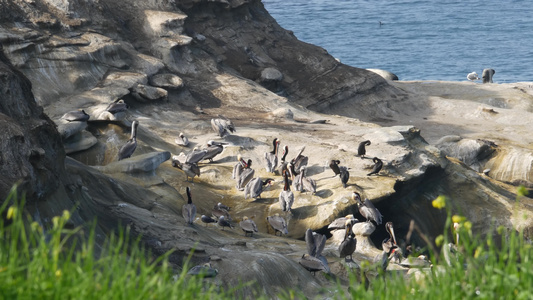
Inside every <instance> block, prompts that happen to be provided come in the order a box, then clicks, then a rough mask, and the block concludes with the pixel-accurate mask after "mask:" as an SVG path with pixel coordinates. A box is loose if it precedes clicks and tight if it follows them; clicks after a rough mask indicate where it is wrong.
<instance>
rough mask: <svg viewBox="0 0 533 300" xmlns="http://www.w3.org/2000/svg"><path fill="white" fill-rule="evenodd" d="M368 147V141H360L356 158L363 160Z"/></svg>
mask: <svg viewBox="0 0 533 300" xmlns="http://www.w3.org/2000/svg"><path fill="white" fill-rule="evenodd" d="M369 145H370V141H369V140H366V141H362V142H361V143H359V147H357V155H358V156H361V158H364V157H365V154H366V148H365V147H366V146H369Z"/></svg>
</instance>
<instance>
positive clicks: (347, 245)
mask: <svg viewBox="0 0 533 300" xmlns="http://www.w3.org/2000/svg"><path fill="white" fill-rule="evenodd" d="M352 225H353V224H352V221H351V220H346V224H345V227H346V233H345V235H344V240H343V241H342V243H341V244H340V245H339V255H340V257H341V258H342V257H344V261H346V262H349V261H353V259H352V254H353V253H354V251H355V247H356V246H357V240H356V239H355V234H354V233H353V232H352ZM348 256H349V257H350V259H349V260H348Z"/></svg>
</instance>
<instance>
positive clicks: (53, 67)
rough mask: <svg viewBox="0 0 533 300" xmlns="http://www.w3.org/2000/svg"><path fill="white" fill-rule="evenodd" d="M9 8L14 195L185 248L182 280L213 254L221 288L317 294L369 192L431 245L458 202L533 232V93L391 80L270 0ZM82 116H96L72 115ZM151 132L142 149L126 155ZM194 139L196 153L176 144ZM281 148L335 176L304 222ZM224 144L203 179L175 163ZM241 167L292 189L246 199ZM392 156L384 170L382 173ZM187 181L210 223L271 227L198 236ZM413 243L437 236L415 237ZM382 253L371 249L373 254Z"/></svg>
mask: <svg viewBox="0 0 533 300" xmlns="http://www.w3.org/2000/svg"><path fill="white" fill-rule="evenodd" d="M0 11H1V13H2V16H5V17H3V18H2V23H1V24H0V41H1V44H2V48H3V49H2V50H3V51H2V52H3V55H2V56H0V60H1V65H0V67H1V68H0V73H1V78H2V79H1V81H0V84H1V86H0V88H1V91H2V93H1V96H0V97H1V111H0V112H1V114H0V116H1V118H2V124H4V125H3V127H2V128H6V129H7V130H4V131H2V133H1V134H2V145H1V156H0V167H1V168H2V174H3V176H2V178H1V179H0V187H1V189H0V194H1V195H2V196H3V197H4V196H5V195H6V193H7V192H8V191H9V189H10V188H11V186H12V185H13V184H14V183H16V182H22V183H23V184H22V185H21V186H20V188H21V189H23V190H24V191H26V193H27V195H28V198H29V200H30V201H29V205H28V211H29V212H30V213H31V215H32V216H34V218H36V219H37V220H38V221H39V222H40V223H41V224H42V226H43V227H45V228H46V227H47V226H49V221H50V219H51V217H53V216H54V215H57V214H60V212H61V211H62V210H63V209H74V208H75V211H74V213H73V216H74V217H73V222H74V224H73V225H83V224H86V222H87V221H90V220H92V219H93V218H94V216H97V217H98V219H99V227H98V233H99V235H100V236H101V237H102V238H103V237H104V236H105V235H106V234H107V233H108V232H109V231H110V230H113V229H114V228H116V226H117V225H118V224H119V223H122V224H127V225H129V226H130V227H131V228H132V231H133V232H134V233H135V234H142V235H143V237H144V238H143V239H144V241H145V242H146V244H147V245H148V246H150V247H151V248H152V249H153V250H154V252H155V253H163V252H165V251H168V250H170V249H175V250H176V252H174V254H173V255H172V256H171V261H172V263H174V264H175V267H176V268H180V267H181V266H182V264H183V259H184V258H186V257H187V255H188V254H189V252H190V251H191V250H192V249H195V255H193V261H194V262H206V261H210V262H211V263H212V264H214V265H216V267H217V268H218V269H219V271H220V273H221V274H224V276H219V277H217V278H216V280H218V282H219V283H220V284H222V285H233V284H235V283H238V282H240V281H241V280H243V279H246V280H248V279H254V280H255V281H256V282H257V283H258V285H257V286H256V287H257V289H259V290H261V291H265V292H267V293H269V294H271V295H272V294H274V293H275V292H277V291H280V290H283V289H285V288H288V287H291V288H295V287H296V288H299V289H301V290H305V291H307V293H309V295H312V294H313V293H314V291H316V290H318V288H319V286H320V285H322V284H324V279H323V278H322V277H318V276H317V277H314V276H311V275H310V273H309V272H307V271H305V270H304V269H303V268H301V266H299V265H298V263H297V260H298V258H299V257H301V255H302V254H303V253H305V252H306V250H305V245H304V243H303V242H302V241H301V240H300V239H302V238H303V235H304V232H305V230H306V229H307V228H312V229H313V230H316V231H320V232H326V231H327V230H326V227H327V225H328V224H329V223H330V222H331V221H333V220H334V219H335V218H337V217H339V216H344V215H346V214H349V213H354V214H356V216H357V214H358V213H357V210H356V205H355V202H354V201H353V199H351V197H350V195H351V193H352V192H353V191H358V192H359V193H360V194H361V195H362V196H363V197H365V198H369V199H371V200H372V201H373V202H374V203H375V204H376V206H377V207H378V209H379V210H380V211H381V212H382V214H383V216H384V219H385V221H393V222H394V223H395V225H396V228H397V230H398V231H399V235H400V236H405V233H406V232H407V229H408V226H409V222H410V220H412V219H413V220H415V221H416V222H417V224H418V225H419V226H420V227H421V228H422V229H423V231H424V233H425V234H427V235H428V236H430V237H434V236H435V235H437V234H439V233H441V232H442V231H443V228H442V226H443V219H444V217H445V216H444V215H443V214H442V212H440V211H438V210H436V209H434V208H432V207H431V200H433V199H434V198H435V197H437V196H438V195H441V194H445V195H448V196H449V197H450V199H451V201H452V204H453V206H454V209H455V211H456V212H459V213H462V214H464V215H465V216H467V217H468V218H469V219H470V220H471V221H472V222H473V223H474V230H475V231H477V232H480V233H486V232H487V230H488V228H489V227H490V226H491V225H494V224H496V225H504V226H506V227H508V228H512V227H514V228H526V229H528V228H531V225H532V224H531V221H530V220H531V218H529V219H528V218H523V215H525V216H531V212H532V207H531V205H532V202H531V200H530V199H529V198H523V199H521V201H520V202H519V204H518V206H517V207H518V208H519V211H520V212H523V214H518V213H517V211H516V208H515V207H516V206H514V204H515V201H514V199H515V193H514V190H515V188H516V186H513V185H511V184H513V183H514V184H517V183H522V184H526V185H530V184H531V177H530V174H531V162H530V160H528V157H529V153H530V145H531V141H530V140H529V138H527V137H525V136H524V137H522V134H523V133H526V132H527V128H528V125H530V124H529V123H528V122H529V121H528V120H531V118H528V117H529V116H530V111H531V109H530V107H531V103H532V102H531V100H532V96H531V88H530V86H529V85H527V84H522V85H509V86H499V85H490V86H489V85H483V86H481V85H474V84H471V83H423V82H422V83H419V82H391V81H387V80H385V79H384V78H382V77H380V76H379V75H377V74H376V73H373V72H369V71H366V70H362V69H358V68H354V67H350V66H346V65H343V64H341V63H339V62H338V61H337V60H335V59H334V58H333V57H331V56H330V55H328V53H327V51H325V50H324V49H322V48H319V47H316V46H313V45H309V44H306V43H303V42H301V41H298V40H297V39H296V38H295V37H294V35H292V33H291V32H289V31H287V30H284V29H283V28H280V27H279V25H278V24H277V23H276V22H275V20H273V19H272V17H271V16H270V15H269V14H268V12H267V11H266V10H265V9H264V7H263V5H262V3H261V2H260V1H237V0H236V1H222V0H220V1H193V0H191V1H133V0H130V1H121V2H117V1H110V0H104V1H96V2H86V1H40V0H36V1H9V2H7V3H2V4H1V5H0ZM118 101H123V102H124V103H126V104H127V106H128V108H127V110H125V111H121V112H118V113H111V112H110V111H109V109H108V106H109V105H110V104H112V103H115V104H116V103H117V102H118ZM78 109H83V110H84V111H86V112H87V113H88V114H89V115H90V119H89V120H88V121H77V122H70V121H67V120H65V118H62V116H63V115H64V114H65V113H67V112H70V111H76V110H78ZM219 114H222V115H224V116H226V117H228V118H230V119H231V120H232V121H233V123H234V124H235V126H236V129H237V131H236V132H235V133H233V134H231V135H229V136H226V137H224V138H220V137H218V136H217V135H216V134H215V132H214V131H213V130H212V129H211V125H210V120H211V119H212V118H216V117H217V116H218V115H219ZM134 120H137V121H138V122H139V123H140V125H139V128H138V132H137V149H136V151H135V152H134V154H133V156H132V157H131V158H129V159H125V160H122V161H117V153H118V151H119V149H120V147H121V146H122V145H123V144H124V143H125V142H126V141H127V140H128V138H129V132H130V126H131V122H132V121H134ZM54 122H55V125H54ZM485 126H490V127H485ZM486 128H490V131H486V130H485V129H486ZM510 128H512V130H511V129H510ZM498 130H499V131H502V130H503V133H502V134H501V135H497V134H494V133H495V132H498ZM508 131H512V133H509V132H508ZM180 132H183V133H185V135H186V136H188V137H189V140H190V145H189V146H188V147H182V146H179V145H177V144H176V143H175V139H176V138H177V137H178V135H179V133H180ZM275 137H277V138H279V139H280V141H281V146H284V145H288V147H289V155H288V156H287V157H288V159H290V158H293V157H294V156H296V154H297V151H298V150H299V149H301V147H303V146H305V151H304V152H303V153H304V155H306V156H308V157H309V166H308V168H307V175H308V176H310V177H311V178H313V179H314V180H315V181H316V182H317V191H316V193H315V194H311V193H300V192H295V204H294V206H293V209H292V212H290V213H287V212H282V211H281V209H280V206H279V204H278V202H277V201H278V200H277V199H278V196H279V193H280V191H281V190H282V187H283V184H282V179H281V176H280V174H279V173H276V174H272V173H268V172H267V171H266V170H265V168H264V166H263V164H264V163H263V162H264V153H265V152H268V151H270V150H271V143H272V140H273V139H274V138H275ZM209 140H217V141H221V142H225V143H227V145H226V146H225V147H224V151H223V152H222V153H221V154H220V156H217V157H216V158H215V159H214V162H212V163H209V162H207V161H205V162H201V163H200V164H199V165H200V170H201V175H200V177H195V178H194V183H190V182H186V181H185V180H186V177H185V174H184V173H183V172H182V171H181V170H178V169H177V168H173V167H172V165H171V162H170V161H169V158H170V157H171V156H172V155H178V154H179V153H180V152H184V153H188V152H189V151H191V150H192V148H193V147H195V146H198V147H204V146H205V145H206V143H207V142H208V141H209ZM364 140H371V141H372V144H371V145H370V146H368V147H367V153H368V157H367V159H361V158H360V157H357V156H356V153H357V145H358V144H359V142H361V141H364ZM427 141H429V142H430V143H428V142H427ZM509 144H511V146H508V145H509ZM513 151H514V152H513ZM280 152H281V151H280ZM65 153H67V154H68V156H66V154H65ZM525 153H528V154H527V155H524V154H525ZM238 155H242V156H243V157H244V158H245V159H252V161H253V165H252V167H253V168H254V169H255V174H256V176H260V177H261V178H268V177H270V178H273V179H274V180H275V181H274V185H273V186H271V187H270V188H269V189H267V190H266V191H265V192H264V193H263V194H262V197H261V198H260V199H257V200H250V199H247V200H245V199H244V194H243V192H242V191H238V190H237V189H236V188H235V182H234V180H232V179H231V172H232V168H233V166H234V165H235V163H236V162H237V156H238ZM280 156H281V154H280ZM374 156H376V157H379V158H381V159H382V160H383V162H384V167H383V170H382V171H381V172H380V174H379V175H378V176H367V173H369V172H370V170H371V169H372V166H373V163H372V161H371V159H368V158H372V157H374ZM452 157H455V158H452ZM517 158H520V160H519V161H517ZM331 159H339V160H340V161H341V165H344V166H347V167H349V168H350V169H349V171H350V180H349V181H348V187H347V188H346V189H345V188H343V187H342V184H341V182H340V180H339V178H338V177H333V172H332V171H331V170H330V169H329V168H328V167H326V162H328V161H329V160H331ZM509 161H512V162H516V163H514V165H512V167H510V166H509V165H510V163H509ZM489 167H490V168H491V171H490V172H485V174H484V173H482V172H481V171H483V170H484V169H486V168H489ZM4 174H5V175H4ZM486 174H488V176H487V175H486ZM187 186H189V187H191V190H192V195H193V202H194V203H195V204H196V206H197V207H198V216H199V215H201V214H206V215H208V214H210V213H211V211H212V208H213V206H214V205H215V204H216V203H218V202H223V203H225V204H227V205H229V206H231V207H232V209H231V211H230V212H231V217H232V218H233V220H234V221H235V222H236V223H235V224H237V223H238V221H240V220H241V219H242V218H243V217H244V216H248V217H251V218H253V219H254V220H255V222H256V223H257V225H258V227H259V233H258V234H256V235H255V236H254V238H249V237H244V236H243V233H242V232H241V231H240V229H234V230H231V229H225V230H224V231H221V230H220V229H219V228H217V227H216V226H213V225H210V226H209V227H204V226H203V224H202V223H199V222H197V223H195V224H194V225H193V226H187V225H186V224H185V221H184V219H183V218H182V216H181V206H182V205H183V204H184V203H185V198H184V195H185V188H186V187H187ZM275 213H279V214H281V215H283V216H284V217H285V218H286V219H287V221H288V226H289V228H288V229H289V234H288V236H287V237H281V238H278V237H273V235H272V233H273V232H272V229H271V228H270V227H269V225H268V224H267V222H266V217H267V216H270V215H273V214H275ZM357 217H359V218H360V219H361V216H357ZM384 236H385V231H384V228H382V226H379V227H378V229H377V230H376V232H375V233H374V234H373V235H372V239H373V241H374V243H375V244H376V245H378V247H379V245H380V243H381V240H382V239H383V237H384ZM336 243H338V241H336V240H334V238H332V239H330V242H328V246H327V248H326V251H325V252H326V254H327V257H328V261H329V262H330V265H331V266H332V270H337V275H338V276H345V273H344V272H343V271H342V270H343V269H344V267H343V265H342V264H341V262H340V259H338V257H337V256H338V254H337V253H336V251H337V250H336V245H337V244H336ZM413 243H415V244H418V245H423V244H424V241H423V240H422V239H421V238H420V237H419V236H417V235H415V236H414V237H413ZM376 253H379V250H378V249H377V248H373V249H370V250H368V251H366V250H365V251H363V250H361V251H360V253H359V257H358V259H359V260H362V259H369V257H371V256H373V255H374V254H376Z"/></svg>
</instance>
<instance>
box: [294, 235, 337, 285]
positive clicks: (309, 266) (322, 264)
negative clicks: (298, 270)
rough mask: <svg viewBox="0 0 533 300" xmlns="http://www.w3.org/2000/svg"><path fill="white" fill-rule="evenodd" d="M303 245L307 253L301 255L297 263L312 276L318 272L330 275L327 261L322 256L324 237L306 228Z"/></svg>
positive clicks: (324, 243)
mask: <svg viewBox="0 0 533 300" xmlns="http://www.w3.org/2000/svg"><path fill="white" fill-rule="evenodd" d="M305 244H306V246H307V253H306V254H304V255H302V258H300V260H299V261H298V263H299V264H300V265H302V266H303V267H304V268H305V269H306V270H308V271H309V272H311V273H313V275H314V274H315V273H316V272H318V271H323V272H326V273H330V268H329V265H328V261H327V260H326V258H325V257H324V256H323V255H322V251H323V250H324V246H325V245H326V236H324V235H323V234H319V233H316V232H313V231H312V230H311V229H310V228H308V229H307V230H306V231H305Z"/></svg>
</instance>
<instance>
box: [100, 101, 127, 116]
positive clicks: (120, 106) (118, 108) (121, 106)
mask: <svg viewBox="0 0 533 300" xmlns="http://www.w3.org/2000/svg"><path fill="white" fill-rule="evenodd" d="M127 109H128V104H126V103H125V102H124V100H122V99H120V100H116V101H114V102H112V103H110V104H109V105H108V106H107V108H106V109H105V110H107V111H108V112H110V113H112V114H116V113H118V112H122V111H126V110H127Z"/></svg>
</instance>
